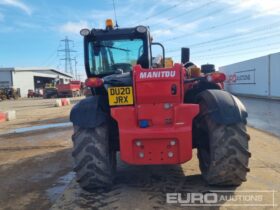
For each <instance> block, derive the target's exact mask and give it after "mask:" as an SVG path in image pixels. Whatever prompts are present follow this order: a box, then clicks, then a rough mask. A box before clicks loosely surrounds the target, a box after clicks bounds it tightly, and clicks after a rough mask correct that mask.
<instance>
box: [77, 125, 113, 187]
mask: <svg viewBox="0 0 280 210" xmlns="http://www.w3.org/2000/svg"><path fill="white" fill-rule="evenodd" d="M72 140H73V144H74V149H73V152H72V156H73V158H74V162H75V165H74V171H75V172H76V178H77V182H78V183H79V184H80V186H81V187H82V188H83V189H85V190H94V189H97V188H108V187H110V186H111V185H112V184H113V180H114V174H115V170H116V153H115V152H114V151H113V149H111V148H110V146H111V145H110V144H109V130H108V126H107V125H106V124H103V125H101V126H99V127H96V128H79V127H75V128H74V134H73V136H72Z"/></svg>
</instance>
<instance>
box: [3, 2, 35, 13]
mask: <svg viewBox="0 0 280 210" xmlns="http://www.w3.org/2000/svg"><path fill="white" fill-rule="evenodd" d="M1 4H2V5H7V6H11V7H16V8H18V9H21V10H22V11H24V12H25V13H26V14H28V15H31V14H32V9H31V8H30V7H29V6H27V5H26V4H25V3H23V2H21V1H19V0H0V5H1Z"/></svg>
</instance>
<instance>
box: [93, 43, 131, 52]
mask: <svg viewBox="0 0 280 210" xmlns="http://www.w3.org/2000/svg"><path fill="white" fill-rule="evenodd" d="M95 47H108V48H111V49H116V50H121V51H125V52H130V50H127V49H123V48H119V47H113V46H107V45H103V44H100V45H95Z"/></svg>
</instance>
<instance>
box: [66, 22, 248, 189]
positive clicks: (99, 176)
mask: <svg viewBox="0 0 280 210" xmlns="http://www.w3.org/2000/svg"><path fill="white" fill-rule="evenodd" d="M81 35H82V36H83V37H84V55H85V67H86V73H87V77H88V79H87V81H86V85H87V86H88V87H90V88H91V92H92V96H91V97H87V98H86V99H84V100H82V101H80V102H79V103H78V104H76V105H75V106H74V107H73V109H72V111H71V114H70V119H71V122H72V123H73V126H74V134H73V137H72V139H73V143H74V148H73V153H72V155H73V157H74V161H75V167H74V171H75V172H76V176H77V181H78V183H79V184H80V186H81V187H82V188H84V189H86V190H92V189H96V188H104V187H105V188H107V187H110V186H111V185H112V184H113V182H114V175H115V172H116V152H118V151H119V152H120V158H121V160H122V161H124V162H126V163H128V164H133V165H155V164H160V165H163V164H181V163H185V162H187V161H189V160H190V159H191V158H192V149H194V148H197V151H198V152H197V155H198V159H199V166H200V169H201V173H202V176H203V178H204V179H205V180H206V182H207V183H208V184H210V185H220V186H229V185H231V186H232V185H240V184H241V183H242V182H243V181H246V174H247V172H248V171H249V169H248V161H249V158H250V152H249V151H248V140H249V135H248V134H247V132H246V118H247V112H246V109H245V107H244V106H243V104H242V103H241V102H240V100H239V99H238V98H236V97H235V96H233V95H231V94H230V93H228V92H226V91H224V90H223V81H224V80H225V75H224V74H223V73H220V72H217V71H215V70H213V69H212V70H211V65H205V66H204V67H203V68H202V69H200V68H198V67H195V66H194V65H193V64H192V63H191V62H189V49H188V48H182V55H181V57H182V58H181V64H174V65H173V66H172V67H168V68H165V67H164V64H165V50H164V47H163V46H162V45H161V44H160V43H154V42H152V39H151V36H150V32H149V29H148V28H147V27H145V26H137V27H134V28H114V27H113V24H112V21H111V20H107V21H106V28H105V29H92V30H89V29H83V30H81ZM153 45H158V46H160V47H161V48H162V62H161V65H162V67H158V65H157V68H153V64H152V58H153V52H152V50H151V48H152V46H153Z"/></svg>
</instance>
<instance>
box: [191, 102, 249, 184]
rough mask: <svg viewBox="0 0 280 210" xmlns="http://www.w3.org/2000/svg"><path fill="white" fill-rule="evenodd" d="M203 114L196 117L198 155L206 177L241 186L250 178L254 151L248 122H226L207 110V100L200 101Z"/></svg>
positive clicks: (206, 179)
mask: <svg viewBox="0 0 280 210" xmlns="http://www.w3.org/2000/svg"><path fill="white" fill-rule="evenodd" d="M200 110H201V114H200V115H199V116H198V117H197V119H196V126H195V127H196V128H195V129H197V130H196V133H199V138H198V139H197V141H198V144H197V156H198V159H199V167H200V170H201V173H202V176H203V178H204V179H205V181H206V182H207V183H208V184H209V185H220V186H238V185H240V184H241V183H242V182H244V181H246V175H247V172H249V168H248V163H249V158H250V157H251V153H250V152H249V151H248V140H249V139H250V137H249V135H248V134H247V132H246V124H245V123H238V124H233V125H222V124H217V123H215V122H214V121H213V120H212V119H211V118H210V116H209V115H207V114H205V113H207V105H206V103H205V102H203V101H202V102H201V103H200Z"/></svg>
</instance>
